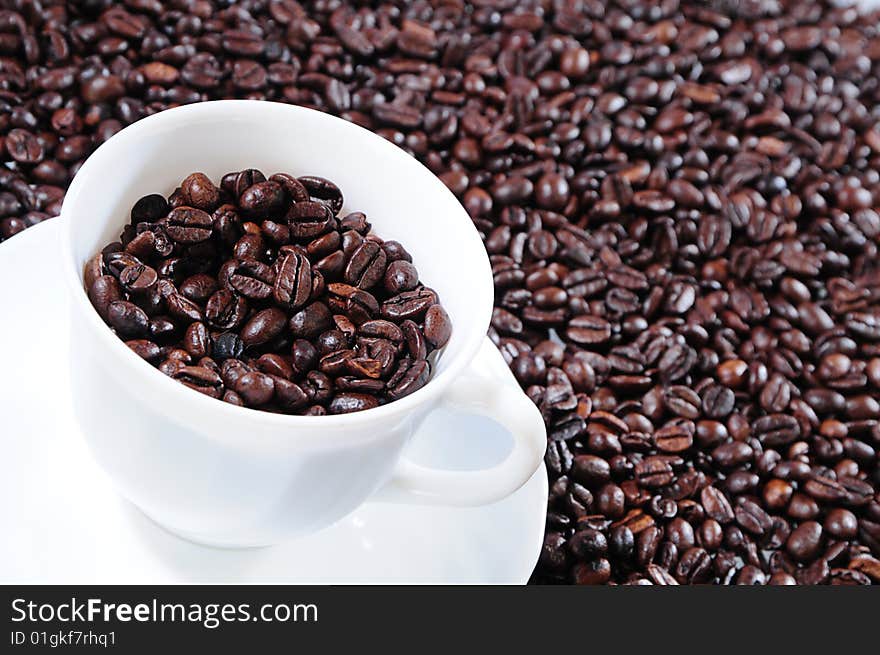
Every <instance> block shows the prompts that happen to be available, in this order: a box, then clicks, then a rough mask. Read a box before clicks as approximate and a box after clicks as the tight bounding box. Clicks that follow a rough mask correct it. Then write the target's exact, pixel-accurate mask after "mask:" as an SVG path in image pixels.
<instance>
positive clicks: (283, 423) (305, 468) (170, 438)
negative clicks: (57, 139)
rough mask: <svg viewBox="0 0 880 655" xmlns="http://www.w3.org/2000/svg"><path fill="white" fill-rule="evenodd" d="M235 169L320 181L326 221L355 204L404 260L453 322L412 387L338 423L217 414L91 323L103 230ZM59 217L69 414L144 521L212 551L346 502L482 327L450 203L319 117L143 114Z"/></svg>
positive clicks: (479, 275) (262, 109)
mask: <svg viewBox="0 0 880 655" xmlns="http://www.w3.org/2000/svg"><path fill="white" fill-rule="evenodd" d="M243 168H257V169H259V170H261V171H263V172H264V173H265V174H266V175H267V176H268V175H270V174H272V173H276V172H284V173H291V174H293V175H309V174H310V175H319V176H322V177H326V178H328V179H330V180H332V181H333V182H335V183H336V184H337V185H338V186H339V188H340V189H341V190H342V192H343V194H344V197H345V204H344V207H343V209H342V211H341V212H340V215H344V214H345V213H348V212H351V211H362V212H364V213H365V214H366V215H367V219H368V220H369V221H370V222H371V223H372V225H373V230H374V232H375V233H376V234H377V235H379V236H380V237H382V238H384V239H386V240H390V239H393V240H397V241H399V242H400V243H402V244H403V245H404V247H406V249H407V250H408V251H409V252H410V253H411V254H412V256H413V262H414V264H415V265H416V267H417V269H418V271H419V274H420V278H421V280H422V282H423V283H424V284H426V285H427V286H429V287H431V288H433V289H434V290H436V291H437V292H438V294H439V297H440V299H441V302H442V303H443V306H444V308H445V309H446V310H447V312H448V314H449V315H450V318H451V320H452V325H453V331H452V336H451V338H450V341H449V343H448V344H447V346H446V347H445V349H444V351H443V354H442V357H440V358H439V362H438V365H437V366H436V368H435V369H434V370H433V371H432V377H431V380H430V381H429V383H428V384H427V385H426V386H425V387H423V388H422V389H420V390H419V391H417V392H415V393H414V394H412V395H411V396H408V397H406V398H404V399H401V400H399V401H395V402H393V403H389V404H388V405H385V406H383V407H380V408H377V409H374V410H367V411H366V412H360V413H357V414H353V415H347V416H328V417H296V416H281V415H275V414H269V413H266V412H259V411H257V410H250V409H244V408H238V407H232V406H229V405H227V404H225V403H222V402H220V401H216V400H213V399H209V398H207V397H204V396H201V395H200V394H197V393H196V392H193V391H192V390H189V389H186V388H185V387H183V386H182V385H180V384H179V383H178V382H176V381H173V380H170V379H168V378H166V377H165V376H163V375H162V374H161V373H160V372H159V371H157V370H155V369H153V367H151V366H150V365H148V364H147V363H145V362H143V361H141V360H140V359H139V358H138V357H137V356H136V355H134V354H133V353H131V352H129V350H128V348H127V347H126V346H125V345H124V343H123V342H122V341H121V340H119V339H118V338H117V337H116V336H115V335H113V334H112V333H111V332H110V330H109V328H108V327H107V326H106V325H104V323H103V321H101V319H100V318H99V317H98V315H97V313H96V312H95V311H94V310H93V308H92V307H91V305H90V304H89V301H88V299H87V297H86V294H85V291H84V290H83V281H82V273H83V266H84V265H85V263H86V262H87V261H88V259H89V258H90V257H92V256H93V255H94V254H95V253H96V252H98V251H99V250H100V249H101V248H102V247H103V246H105V245H106V244H107V243H109V242H111V241H115V240H117V239H118V237H119V234H120V232H121V230H122V227H123V226H124V225H125V224H126V223H127V222H128V221H129V214H130V209H131V206H132V205H133V204H134V203H135V201H137V200H138V198H140V197H142V196H144V195H147V194H149V193H162V194H164V195H166V196H167V195H169V194H170V193H171V192H172V191H173V190H174V188H175V187H176V186H177V185H178V184H179V183H180V181H181V180H182V179H183V178H184V177H186V176H187V175H188V174H190V173H192V172H195V171H201V172H203V173H205V174H206V175H208V177H210V178H211V179H212V180H213V181H214V182H215V183H218V182H219V180H220V178H221V177H222V175H223V174H225V173H227V172H229V171H234V170H241V169H243ZM62 216H63V220H64V221H65V222H66V225H65V229H64V236H63V238H64V239H65V244H64V249H65V253H64V256H65V259H66V262H65V269H66V276H67V277H68V282H69V283H71V284H72V286H73V289H72V290H71V291H72V294H73V297H72V298H71V314H72V326H73V327H72V329H73V334H72V339H73V340H72V351H73V353H74V355H73V360H74V361H73V362H72V363H71V365H72V369H71V371H72V376H73V383H74V384H73V389H74V394H75V398H74V401H75V406H76V411H77V415H78V419H79V420H80V423H81V426H82V428H83V430H84V433H85V434H86V438H87V440H88V441H89V443H90V446H91V448H92V451H93V453H94V454H95V456H96V458H97V459H98V461H99V463H101V464H102V466H103V468H104V469H105V470H107V471H108V473H110V475H111V477H113V478H114V481H115V482H116V484H117V486H118V487H119V489H120V491H121V492H122V493H123V494H124V495H125V496H127V497H128V498H129V499H130V500H132V501H133V502H134V503H135V504H137V505H139V506H140V507H141V508H142V509H143V510H144V511H145V512H146V513H147V514H148V515H150V516H152V517H153V518H155V519H156V520H157V521H158V522H159V523H162V524H163V525H166V526H167V527H169V528H171V529H172V530H175V531H178V532H181V533H183V534H184V535H185V536H189V537H191V538H193V539H195V540H198V541H207V542H212V541H216V542H218V543H223V544H225V543H227V542H228V541H229V540H230V539H227V538H226V537H223V536H222V535H223V534H230V535H231V534H237V533H238V532H242V533H244V532H247V533H248V534H249V535H251V536H250V537H248V538H247V539H245V540H244V543H241V544H239V545H256V544H260V543H271V542H272V541H274V540H276V539H277V538H278V537H280V536H281V535H282V533H283V534H284V535H289V534H292V533H297V532H299V533H302V532H308V531H312V530H314V529H317V528H318V527H321V526H322V525H324V524H327V523H329V522H331V521H333V520H336V519H338V518H340V517H341V516H343V515H344V514H346V513H348V512H349V511H351V510H352V509H354V508H355V507H356V506H357V505H358V504H360V502H362V501H363V500H364V499H365V498H366V497H367V496H369V495H370V494H371V493H372V492H373V491H375V489H377V488H378V487H379V486H381V484H382V483H383V482H384V481H385V480H386V479H387V478H388V477H389V476H390V475H391V473H392V471H393V469H394V465H395V462H396V460H397V458H398V456H399V453H400V451H401V449H402V448H403V446H404V445H405V443H406V441H407V440H408V438H409V437H410V436H411V434H412V432H413V430H414V428H415V427H417V426H418V423H419V422H420V421H421V420H422V418H424V416H425V415H426V414H427V413H428V412H429V411H430V410H431V408H432V406H433V405H434V404H436V401H437V399H438V398H439V396H440V394H441V393H442V391H443V389H445V388H446V387H448V386H449V384H450V383H452V384H454V381H453V379H454V378H455V377H456V376H457V375H458V374H460V373H461V372H462V371H463V370H464V368H465V367H466V366H467V365H468V363H469V361H470V360H471V359H472V358H473V356H474V355H475V353H476V352H477V350H478V349H479V347H480V344H481V343H482V341H483V339H484V338H485V333H486V330H487V328H488V325H489V319H490V316H491V311H492V305H493V294H494V290H493V285H492V278H491V269H490V266H489V262H488V258H487V256H486V253H485V250H484V248H483V245H482V242H481V240H480V238H479V235H478V233H477V231H476V229H475V228H474V226H473V223H472V222H471V220H470V218H469V217H468V215H467V213H466V212H465V211H464V209H463V208H462V207H461V205H460V204H459V203H458V201H457V200H456V199H455V197H454V196H453V195H452V194H451V193H450V192H449V191H448V190H447V189H446V187H445V186H444V185H443V184H442V182H440V181H439V180H438V179H437V178H436V177H435V176H434V175H433V174H432V173H431V172H430V171H428V170H427V169H426V168H424V167H423V166H422V165H421V164H419V163H418V162H417V161H416V160H415V159H413V158H412V157H410V156H409V155H407V154H406V153H404V152H403V151H402V150H400V149H399V148H397V147H396V146H394V145H393V144H391V143H389V142H387V141H385V140H384V139H382V138H381V137H378V136H376V135H374V134H372V133H370V132H368V131H366V130H364V129H362V128H359V127H357V126H355V125H353V124H350V123H347V122H346V121H343V120H341V119H338V118H334V117H332V116H329V115H327V114H322V113H319V112H316V111H312V110H308V109H304V108H299V107H292V106H289V105H281V104H275V103H269V102H259V101H217V102H206V103H199V104H196V105H190V106H186V107H181V108H177V109H172V110H168V111H166V112H162V113H160V114H157V115H155V116H152V117H149V118H146V119H144V120H142V121H139V122H138V123H135V124H134V125H132V126H130V127H128V128H126V129H125V130H123V131H122V132H120V133H119V134H117V135H115V136H114V137H112V138H111V139H110V140H109V141H108V142H107V143H105V144H104V145H102V146H101V147H100V148H99V149H98V150H97V151H96V152H95V153H94V154H93V155H92V156H91V157H90V158H89V159H88V160H87V162H86V163H85V165H84V166H83V167H82V169H81V170H80V172H79V174H78V175H77V177H76V178H75V179H74V181H73V183H72V185H71V187H70V190H69V192H68V194H67V196H66V198H65V201H64V206H63V209H62ZM215 410H216V411H215ZM122 444H124V447H123V445H122ZM301 449H307V450H309V457H308V458H307V459H302V458H300V457H299V455H298V451H299V450H301ZM285 458H287V461H284V460H285ZM236 462H237V463H236ZM282 466H284V467H285V468H284V470H283V471H282V470H281V468H280V467H282ZM243 468H246V469H247V470H243ZM364 471H370V472H371V474H370V475H365V474H364ZM181 495H183V496H182V497H181ZM273 503H275V504H278V505H279V506H273ZM281 504H286V505H285V507H284V508H283V509H282V507H281V506H280V505H281ZM261 507H262V508H263V509H262V510H260V508H261ZM318 510H320V511H318ZM261 511H263V512H264V513H265V516H261V515H260V512H261ZM282 511H283V512H284V513H286V514H287V515H288V519H289V520H287V521H286V522H285V521H282V522H281V523H282V525H279V526H271V525H270V523H271V522H270V521H269V517H270V516H272V515H274V514H278V513H279V512H282ZM294 514H298V516H292V515H294ZM276 532H277V533H278V534H275V533H276ZM215 534H216V535H217V537H216V538H215V537H212V536H211V535H215ZM231 540H232V541H235V542H236V543H238V542H239V541H240V540H239V539H237V538H231Z"/></svg>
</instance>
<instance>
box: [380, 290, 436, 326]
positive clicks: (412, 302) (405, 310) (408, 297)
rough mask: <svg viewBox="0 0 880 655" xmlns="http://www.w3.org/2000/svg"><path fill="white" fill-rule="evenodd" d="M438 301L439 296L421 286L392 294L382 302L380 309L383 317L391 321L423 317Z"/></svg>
mask: <svg viewBox="0 0 880 655" xmlns="http://www.w3.org/2000/svg"><path fill="white" fill-rule="evenodd" d="M436 302H437V296H436V294H434V292H433V291H431V290H429V289H426V288H421V289H416V290H413V291H404V292H401V293H399V294H397V295H396V296H392V297H391V298H389V299H388V300H386V301H385V302H383V303H382V305H381V308H380V311H381V314H382V317H383V318H386V319H388V320H390V321H402V320H405V319H416V318H421V317H423V316H424V314H425V312H427V311H428V308H429V307H431V306H432V305H434V304H436Z"/></svg>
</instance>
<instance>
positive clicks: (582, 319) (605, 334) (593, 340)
mask: <svg viewBox="0 0 880 655" xmlns="http://www.w3.org/2000/svg"><path fill="white" fill-rule="evenodd" d="M565 334H566V336H567V337H568V338H569V339H571V340H572V341H574V342H575V343H578V344H584V345H596V344H602V343H605V342H606V341H608V339H609V338H610V337H611V325H610V324H609V323H608V321H606V320H604V319H602V318H599V317H594V316H588V315H584V316H576V317H574V318H572V319H571V320H570V321H569V322H568V329H567V330H566V332H565Z"/></svg>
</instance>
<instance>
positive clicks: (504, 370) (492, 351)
mask: <svg viewBox="0 0 880 655" xmlns="http://www.w3.org/2000/svg"><path fill="white" fill-rule="evenodd" d="M440 406H441V407H445V408H447V409H451V410H453V411H457V412H466V413H469V414H480V415H482V416H486V417H488V418H490V419H492V420H493V421H495V422H497V423H499V424H501V425H502V426H503V427H504V428H505V429H506V430H507V431H508V432H509V433H510V435H511V436H512V437H513V449H512V450H511V451H510V452H509V453H508V455H507V457H505V459H504V460H503V461H501V462H499V463H498V464H496V465H495V466H492V467H490V468H487V469H481V470H476V471H449V470H443V469H435V468H431V467H428V466H422V465H421V464H416V463H415V462H413V461H412V460H411V459H409V458H407V457H406V455H403V456H402V457H401V459H400V461H399V462H398V465H397V469H396V470H395V472H394V474H393V475H392V477H391V480H389V482H388V483H387V484H386V485H385V486H384V487H383V488H382V489H380V490H379V492H378V493H377V495H376V496H375V497H374V499H375V500H380V501H384V502H405V503H420V504H430V505H457V506H477V505H487V504H489V503H493V502H496V501H498V500H501V499H502V498H506V497H507V496H509V495H510V494H512V493H513V492H514V491H516V490H517V489H519V488H520V487H521V486H522V485H524V484H525V483H526V482H528V480H529V478H531V477H532V474H533V473H534V472H535V471H536V470H537V469H538V467H539V466H541V464H542V462H543V458H544V450H545V449H546V447H547V432H546V428H545V427H544V421H543V419H542V418H541V413H540V412H539V411H538V408H537V407H535V405H534V404H533V403H532V401H531V400H529V398H528V396H526V395H525V394H524V393H523V392H522V390H521V389H520V388H519V385H518V384H516V382H515V380H514V378H513V376H512V374H511V372H510V369H508V367H507V364H506V363H505V362H504V358H503V357H502V356H501V353H500V352H498V349H497V348H496V347H495V345H494V344H493V343H492V342H491V341H490V340H489V339H488V337H487V338H486V340H485V341H484V342H483V345H482V346H481V347H480V350H479V351H478V352H477V355H476V357H474V359H473V361H472V362H471V363H470V365H469V366H468V368H467V369H466V370H465V371H464V373H463V374H462V375H461V377H460V378H459V379H457V380H456V381H455V382H454V383H453V386H452V387H451V388H450V389H449V390H448V391H447V392H446V394H445V395H444V397H443V398H442V400H441V403H440ZM473 436H474V438H475V439H476V438H479V437H480V435H479V434H474V435H473Z"/></svg>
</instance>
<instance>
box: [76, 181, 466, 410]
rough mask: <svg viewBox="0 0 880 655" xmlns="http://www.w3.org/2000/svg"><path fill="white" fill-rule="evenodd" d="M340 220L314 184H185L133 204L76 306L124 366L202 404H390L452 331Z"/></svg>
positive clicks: (422, 375) (388, 251) (397, 252)
mask: <svg viewBox="0 0 880 655" xmlns="http://www.w3.org/2000/svg"><path fill="white" fill-rule="evenodd" d="M342 205H343V196H342V192H341V191H340V190H339V187H337V186H336V185H335V184H333V182H331V181H329V180H326V179H324V178H321V177H314V176H305V177H299V178H297V177H293V176H292V175H288V174H285V173H276V174H275V175H272V176H270V177H269V178H268V179H267V178H266V176H265V175H263V173H262V172H260V171H258V170H256V169H246V170H243V171H236V172H234V173H228V174H227V175H225V176H223V179H222V181H221V183H220V186H219V187H218V186H215V185H214V183H213V182H212V181H211V180H210V179H209V178H208V177H207V176H206V175H204V174H203V173H193V174H191V175H189V176H187V177H186V179H184V180H183V182H182V183H181V185H180V186H179V187H178V188H177V189H175V190H174V192H173V193H172V194H171V196H170V197H169V198H168V199H166V198H165V197H163V196H162V195H159V194H151V195H148V196H144V197H143V198H141V199H140V200H138V201H137V202H136V203H135V205H134V207H132V209H131V221H130V222H129V223H128V224H127V225H126V227H125V229H124V230H123V232H122V236H121V238H120V240H119V241H118V242H114V243H111V244H108V245H107V246H106V247H105V248H104V249H103V250H102V252H100V253H98V254H96V255H95V256H94V257H93V258H92V259H91V260H89V262H88V264H87V265H86V268H85V273H84V281H85V286H86V289H87V291H88V295H89V299H90V300H91V301H92V304H93V305H94V307H95V309H96V311H97V312H98V314H100V316H101V318H103V319H104V321H106V323H107V324H108V325H109V326H110V327H111V328H112V329H113V331H114V332H115V333H116V334H117V335H118V336H119V337H120V338H121V339H124V340H125V342H126V344H127V345H128V346H129V348H131V349H132V350H133V351H134V352H135V353H137V354H138V355H139V356H140V357H142V358H143V359H145V360H146V361H148V362H150V363H151V364H153V365H154V366H156V367H158V369H159V370H160V371H162V372H163V373H164V374H165V375H168V376H170V377H172V378H174V379H175V380H178V381H180V382H182V383H183V384H184V385H186V386H187V387H190V388H191V389H195V390H196V391H199V392H201V393H203V394H206V395H208V396H210V397H212V398H218V399H223V400H224V401H226V402H228V403H232V404H234V405H239V406H246V407H253V408H258V409H262V410H266V411H271V412H281V413H285V414H305V415H310V416H320V415H324V414H347V413H349V412H357V411H361V410H365V409H371V408H373V407H378V406H379V405H383V404H386V403H388V402H391V401H394V400H398V399H400V398H403V397H404V396H408V395H409V394H411V393H413V392H414V391H416V390H418V389H420V388H422V387H423V386H425V384H426V383H427V382H428V379H429V378H430V375H431V365H430V364H429V362H428V357H429V356H430V355H431V353H432V352H434V351H435V350H436V349H438V348H442V347H443V346H445V345H446V343H447V342H448V341H449V337H450V335H451V333H452V324H451V322H450V320H449V316H448V315H447V314H446V311H445V310H444V309H443V307H442V306H441V305H440V304H439V301H438V298H437V294H436V293H435V292H434V291H433V290H431V289H429V288H428V287H426V286H424V285H423V284H421V283H420V282H419V274H418V271H417V270H416V267H415V266H413V264H412V257H411V256H410V254H409V253H408V252H407V251H406V249H405V248H404V247H403V246H402V245H401V244H400V243H398V242H396V241H383V240H382V239H380V238H379V237H377V236H376V235H374V234H372V233H371V232H370V223H369V222H368V221H367V218H366V216H365V215H364V214H363V213H361V212H353V213H350V214H347V215H346V216H343V217H341V218H340V217H338V216H337V214H338V213H339V210H340V209H342ZM438 354H439V353H438ZM432 359H433V358H432Z"/></svg>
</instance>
